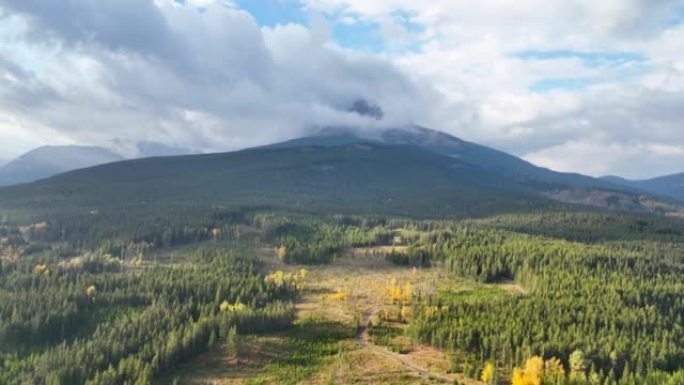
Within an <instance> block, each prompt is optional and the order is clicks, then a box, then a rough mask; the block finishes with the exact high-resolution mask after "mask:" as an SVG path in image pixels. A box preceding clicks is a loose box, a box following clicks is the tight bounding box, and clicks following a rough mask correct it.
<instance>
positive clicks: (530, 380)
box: [525, 356, 544, 385]
mask: <svg viewBox="0 0 684 385" xmlns="http://www.w3.org/2000/svg"><path fill="white" fill-rule="evenodd" d="M543 379H544V359H543V358H541V357H539V356H534V357H532V358H530V359H528V360H527V362H526V363H525V381H526V382H525V384H526V385H541V383H542V380H543Z"/></svg>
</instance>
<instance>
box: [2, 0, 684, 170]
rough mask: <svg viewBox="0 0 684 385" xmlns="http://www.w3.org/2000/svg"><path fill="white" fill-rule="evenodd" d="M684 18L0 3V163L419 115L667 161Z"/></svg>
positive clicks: (548, 158)
mask: <svg viewBox="0 0 684 385" xmlns="http://www.w3.org/2000/svg"><path fill="white" fill-rule="evenodd" d="M683 20H684V2H683V1H682V0H663V1H656V2H653V1H646V0H627V1H625V0H606V1H601V2H593V1H585V0H570V1H563V2H548V1H545V0H522V1H516V2H506V1H503V2H502V1H475V0H472V1H471V0H466V1H459V2H454V1H449V0H437V1H431V2H415V1H410V0H378V1H372V2H369V1H361V0H263V1H259V2H251V1H246V0H184V1H180V0H69V1H61V2H56V1H53V0H0V42H1V43H2V44H1V45H0V142H2V143H3V144H4V143H10V145H9V146H2V148H0V151H1V152H0V158H9V157H12V156H16V155H18V154H20V153H22V152H25V151H27V150H29V149H31V148H34V147H37V146H39V145H42V144H86V145H99V146H105V147H109V148H110V149H112V150H115V151H118V152H122V153H124V154H126V155H129V156H136V155H140V154H142V153H143V152H144V151H142V150H141V149H140V147H139V146H138V143H140V142H142V143H149V142H155V143H158V144H159V145H160V146H166V147H167V148H173V149H179V148H183V149H188V150H191V151H221V150H229V149H236V148H242V147H247V146H252V145H259V144H265V143H268V142H273V141H278V140H283V139H288V138H292V137H295V136H298V135H302V134H305V133H307V132H310V130H316V129H319V128H320V127H326V126H363V127H364V129H373V128H374V127H392V126H400V125H407V124H409V123H417V124H421V125H424V126H428V127H433V128H436V129H441V130H444V131H446V132H448V133H450V134H454V135H457V136H460V137H463V138H465V139H467V140H472V141H477V142H481V143H483V144H486V145H490V146H494V147H497V148H500V149H503V150H506V151H509V152H512V153H514V154H516V155H520V156H523V157H525V158H526V159H528V160H531V161H533V162H535V163H538V164H540V165H544V166H548V167H552V168H555V169H559V170H563V171H577V172H583V173H589V174H595V175H602V174H619V175H623V176H627V177H648V176H655V175H658V174H666V173H674V172H678V171H681V169H682V167H683V166H682V165H684V150H683V149H684V129H682V121H684V115H683V114H684V109H682V108H681V105H682V103H683V102H684V54H683V52H684V25H683V24H682V21H683ZM360 100H366V101H368V102H369V103H370V104H369V107H372V106H377V107H378V108H379V109H381V111H382V119H377V117H378V116H379V115H378V114H376V113H371V114H368V113H362V114H359V113H358V111H353V110H354V109H353V108H350V106H353V105H354V103H356V102H357V101H360ZM369 112H372V111H370V110H369ZM160 148H161V147H160Z"/></svg>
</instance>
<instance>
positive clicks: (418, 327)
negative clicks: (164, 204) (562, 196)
mask: <svg viewBox="0 0 684 385" xmlns="http://www.w3.org/2000/svg"><path fill="white" fill-rule="evenodd" d="M139 214H140V213H138V214H136V215H134V214H132V213H130V212H128V213H126V212H117V211H109V212H108V211H102V212H97V213H88V214H83V215H71V214H60V215H54V216H51V217H48V218H41V220H40V221H38V220H35V219H33V220H31V221H27V220H26V219H23V220H19V221H16V222H13V221H12V220H10V219H4V220H3V221H2V225H0V253H1V254H0V256H1V263H0V384H39V385H55V384H89V385H91V384H92V385H96V384H120V385H124V384H130V385H144V384H157V383H160V382H159V381H160V379H169V381H171V382H174V383H183V382H182V381H181V379H180V377H176V375H175V373H178V370H179V368H182V367H183V366H182V365H185V364H187V363H191V362H193V360H195V358H196V357H198V356H202V355H206V354H208V353H209V352H212V351H216V349H218V347H219V346H224V347H226V346H228V347H230V346H235V344H236V340H239V339H242V340H246V339H249V338H251V337H248V336H267V335H290V334H282V333H293V332H292V330H300V329H301V328H326V327H328V326H329V327H330V328H333V329H334V330H335V331H334V333H333V334H332V336H333V337H330V338H332V339H330V340H326V341H327V342H326V344H327V345H322V346H318V345H315V343H314V342H306V343H305V344H304V345H302V346H303V348H302V349H304V350H303V352H306V353H302V354H304V357H305V358H304V359H303V360H304V361H312V360H313V361H316V359H315V357H314V356H315V355H321V357H322V358H321V361H320V362H321V365H323V364H324V363H325V362H329V361H326V360H334V359H335V357H342V356H343V354H344V352H345V351H346V350H349V349H352V348H350V347H349V344H347V345H344V344H339V345H338V344H337V342H335V341H337V339H336V338H339V339H342V340H343V339H345V338H347V339H351V340H353V333H351V334H350V335H347V334H345V333H347V332H343V333H341V334H339V333H338V332H337V329H335V328H338V327H341V326H343V325H342V324H344V322H347V324H348V325H347V326H348V327H349V328H352V329H353V328H357V329H358V330H361V328H362V327H363V326H364V325H362V322H363V318H364V314H361V313H359V314H353V315H351V316H350V321H344V322H342V324H340V325H338V326H335V324H331V323H329V322H331V321H333V320H314V319H313V318H311V319H308V320H306V323H302V321H301V320H298V318H297V311H298V310H297V307H296V304H297V303H298V301H299V299H300V297H301V295H302V290H306V289H307V287H308V286H309V283H308V279H309V278H308V277H307V269H309V268H311V269H319V270H320V271H324V270H325V269H326V268H327V266H331V268H332V266H334V265H335V263H336V261H338V260H341V259H344V258H349V253H350V251H351V250H357V251H358V250H364V253H366V254H364V255H367V256H368V258H376V259H378V258H380V259H381V260H384V261H386V263H387V264H389V265H392V266H396V268H397V269H405V271H407V274H410V271H414V274H415V271H423V270H425V271H434V272H436V274H437V273H438V274H439V277H441V278H440V281H439V282H434V284H433V285H431V286H433V290H422V289H418V288H414V289H413V290H411V289H410V288H409V289H406V290H404V291H402V289H401V288H400V289H399V294H398V295H397V298H394V299H393V297H392V295H393V294H390V296H389V299H388V301H389V302H388V305H387V306H386V309H390V310H391V309H397V314H400V316H398V318H400V319H401V321H402V323H403V324H404V325H405V326H402V327H401V328H396V327H395V326H396V325H393V324H390V323H385V324H383V321H382V320H380V321H378V322H376V323H372V324H371V330H370V332H371V333H379V332H380V331H383V330H384V332H387V333H390V334H391V335H392V336H395V337H397V336H399V337H401V338H403V339H405V340H410V343H409V345H410V346H419V345H425V346H432V347H434V348H435V349H438V351H440V352H444V354H446V356H447V357H448V362H449V369H448V370H449V372H450V373H458V375H459V376H462V377H459V378H464V379H470V380H471V381H477V383H487V384H513V385H540V384H576V385H584V384H592V385H594V384H596V385H618V384H620V385H622V384H629V385H637V384H639V385H641V384H646V385H651V384H652V385H660V384H666V385H675V384H684V323H683V317H684V297H683V296H682V292H683V290H684V223H682V222H681V221H680V220H678V219H666V218H662V217H655V216H648V215H638V214H617V213H613V214H606V213H600V212H578V211H577V212H573V211H563V212H540V213H533V214H524V215H523V214H520V215H502V216H495V217H487V218H482V219H467V220H466V219H464V220H418V219H411V218H399V217H384V216H351V215H325V216H322V215H321V216H313V215H310V214H303V213H295V212H281V211H275V210H272V209H270V208H268V207H249V208H245V207H242V208H230V207H207V208H204V209H193V210H187V211H186V210H182V209H178V210H174V211H169V212H149V213H145V214H146V215H139ZM143 218H144V219H143ZM358 255H361V254H358ZM354 258H356V259H359V258H362V257H359V256H356V257H354ZM393 271H394V270H393ZM399 271H401V270H399ZM450 282H467V283H468V285H472V287H476V288H479V289H477V290H468V291H466V290H460V289H459V290H456V289H453V285H451V283H450ZM500 284H506V285H515V287H516V288H518V289H516V290H517V291H516V293H515V294H511V293H508V292H504V291H502V290H498V289H497V285H500ZM450 285H451V286H450ZM391 290H392V288H390V293H392V292H391ZM319 297H320V296H319ZM321 298H324V299H325V301H328V302H330V301H350V299H349V295H348V293H343V292H341V291H340V292H337V293H332V294H325V295H323V296H322V297H321ZM391 313H392V312H391V311H386V312H385V313H383V314H385V315H384V316H383V317H380V318H384V319H390V318H392V315H391ZM336 322H337V321H336ZM314 325H318V326H314ZM326 325H328V326H326ZM383 325H384V326H383ZM383 328H384V329H383ZM333 329H331V330H333ZM297 333H299V332H297ZM326 335H327V334H326ZM345 336H346V337H345ZM326 338H327V337H326ZM373 338H376V337H373ZM378 338H379V337H378ZM388 338H389V337H388ZM311 344H314V345H311ZM314 346H317V347H314ZM304 347H305V348H304ZM231 349H232V350H231V351H232V352H233V353H232V354H233V355H235V356H236V357H238V362H239V359H240V355H241V354H243V353H241V352H239V349H237V350H236V349H235V348H231ZM245 359H246V358H245ZM304 361H302V362H304ZM298 362H300V361H295V362H294V363H292V362H289V363H288V364H289V365H294V367H297V365H300V363H298ZM316 362H319V361H316ZM330 362H332V361H330ZM302 365H303V364H302ZM302 373H303V374H302V376H303V377H306V376H310V375H309V374H306V373H308V372H302ZM297 378H298V377H297ZM164 381H166V380H164ZM283 381H285V380H283ZM297 381H299V380H297ZM454 381H455V382H458V381H459V380H454ZM285 382H286V383H299V382H294V380H292V382H288V381H285ZM161 383H165V382H161ZM245 383H270V382H268V381H265V382H258V381H256V380H254V381H252V382H245ZM331 383H335V382H334V381H333V382H331ZM406 383H412V382H410V381H409V382H406ZM467 383H468V384H471V383H474V382H467Z"/></svg>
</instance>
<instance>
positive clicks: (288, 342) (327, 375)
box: [164, 249, 524, 385]
mask: <svg viewBox="0 0 684 385" xmlns="http://www.w3.org/2000/svg"><path fill="white" fill-rule="evenodd" d="M266 263H267V264H268V266H269V268H270V269H272V270H273V271H276V270H282V271H284V272H295V271H299V270H300V269H302V268H306V269H308V271H309V272H308V275H307V279H306V283H305V287H304V288H303V289H302V292H301V295H300V297H299V299H298V302H297V304H296V309H297V319H296V322H295V327H293V329H292V330H290V331H287V332H283V333H278V334H269V335H256V336H255V335H249V336H240V337H239V339H238V342H237V346H234V347H229V346H227V344H221V345H220V346H219V347H217V348H215V349H214V350H213V351H212V352H210V353H207V354H205V355H204V356H202V357H200V358H199V359H197V360H195V361H193V362H191V363H189V364H187V365H184V366H182V367H180V368H179V370H177V371H176V373H175V374H174V375H173V376H175V377H173V376H172V377H170V378H166V379H164V380H165V381H168V383H172V382H173V380H174V379H175V380H176V381H177V383H179V384H213V385H229V384H231V385H232V384H246V385H256V384H311V385H314V384H321V385H328V384H340V385H342V384H368V385H370V384H453V383H455V381H459V383H461V384H466V385H476V384H482V383H481V382H479V381H475V380H472V379H466V378H464V377H463V376H462V375H460V374H457V373H450V362H449V358H448V355H447V354H445V352H443V351H440V350H438V349H434V348H432V347H428V346H423V345H415V344H413V343H411V342H410V340H408V339H407V338H406V337H403V336H402V333H401V331H402V329H403V328H405V327H407V324H406V323H403V322H401V317H402V314H401V313H402V308H408V307H407V306H404V305H402V300H401V299H398V300H396V298H395V300H396V301H394V303H393V301H392V288H395V294H396V289H397V288H399V289H400V290H401V291H403V292H404V293H403V294H406V290H409V291H410V292H411V293H408V294H409V295H411V294H414V295H415V294H419V293H420V294H421V295H428V294H435V295H444V294H445V293H446V294H448V295H454V296H459V295H470V293H478V292H480V291H482V292H483V293H487V295H490V294H489V293H497V292H498V293H499V294H500V295H507V294H506V293H507V292H515V293H524V289H522V288H520V287H518V286H515V285H514V284H513V283H511V282H507V283H505V284H503V285H479V284H475V283H471V282H467V281H460V280H455V279H453V278H450V277H448V276H447V275H446V273H445V272H444V270H443V269H438V268H424V269H417V268H410V267H397V266H393V265H392V264H390V263H389V262H386V261H385V259H384V257H383V256H382V255H381V253H378V250H369V249H355V250H353V251H350V252H348V253H346V255H344V256H343V257H340V258H337V259H336V260H335V261H333V262H332V263H331V264H329V265H321V266H306V267H304V266H289V265H283V264H281V263H280V262H279V261H278V260H277V259H276V258H274V257H269V258H268V259H267V260H266ZM499 286H503V287H499ZM397 295H400V294H397ZM404 311H405V310H404ZM385 330H386V331H388V333H387V335H383V334H382V333H384V332H383V331H385ZM381 332H382V333H381ZM236 353H237V354H236Z"/></svg>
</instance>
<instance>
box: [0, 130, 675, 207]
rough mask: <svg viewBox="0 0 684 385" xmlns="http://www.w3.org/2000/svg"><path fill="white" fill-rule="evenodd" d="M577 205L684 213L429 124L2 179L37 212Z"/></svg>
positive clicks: (11, 199) (3, 202) (1, 197)
mask: <svg viewBox="0 0 684 385" xmlns="http://www.w3.org/2000/svg"><path fill="white" fill-rule="evenodd" d="M567 204H572V205H576V206H585V207H586V206H591V207H597V208H601V209H613V210H626V211H634V212H658V213H665V214H670V215H681V213H682V210H681V207H680V206H677V205H675V204H673V203H672V202H668V201H666V200H662V199H658V198H653V197H652V196H650V195H648V194H643V193H640V192H635V190H634V189H631V188H623V187H619V186H617V185H615V184H613V183H610V182H606V181H601V180H596V179H594V178H591V177H587V176H582V175H576V174H561V173H556V172H553V171H551V170H547V169H543V168H539V167H536V166H534V165H532V164H530V163H528V162H525V161H523V160H521V159H519V158H516V157H514V156H512V155H509V154H506V153H503V152H500V151H497V150H494V149H490V148H487V147H484V146H480V145H477V144H474V143H469V142H466V141H462V140H460V139H458V138H454V137H451V136H449V135H446V134H442V133H439V132H437V131H432V130H427V129H423V128H420V127H417V128H411V129H406V130H388V131H385V132H382V133H381V134H380V135H378V136H376V137H374V138H372V137H371V138H367V137H361V136H359V135H356V134H354V133H353V132H348V131H347V130H332V129H330V130H327V131H325V132H323V133H322V134H320V135H316V136H312V137H305V138H299V139H295V140H291V141H288V142H284V143H278V144H275V145H271V146H266V147H259V148H253V149H248V150H243V151H238V152H232V153H223V154H208V155H188V156H177V157H164V158H147V159H137V160H131V161H124V162H117V163H112V164H107V165H102V166H97V167H93V168H88V169H83V170H77V171H73V172H69V173H66V174H62V175H58V176H56V177H53V178H50V179H46V180H42V181H39V182H36V183H33V184H29V185H21V186H13V187H9V188H4V189H0V209H6V210H11V211H23V212H29V213H37V214H45V213H50V212H65V211H66V212H74V211H77V212H86V213H87V212H90V211H93V210H95V211H97V209H99V208H104V207H109V208H117V207H123V208H125V209H126V210H127V211H130V210H135V208H146V209H149V208H153V209H154V208H161V209H164V210H166V209H168V208H170V207H179V206H182V207H186V208H187V207H196V206H197V205H203V206H205V207H206V206H211V205H234V206H269V207H273V208H282V209H287V210H292V209H294V210H300V211H308V212H334V213H377V214H391V215H406V216H420V217H445V216H478V215H487V214H496V213H505V212H520V211H530V210H540V209H545V208H548V207H550V206H553V207H567Z"/></svg>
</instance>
